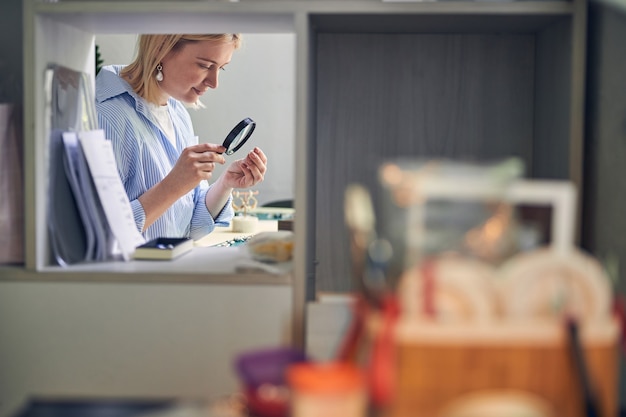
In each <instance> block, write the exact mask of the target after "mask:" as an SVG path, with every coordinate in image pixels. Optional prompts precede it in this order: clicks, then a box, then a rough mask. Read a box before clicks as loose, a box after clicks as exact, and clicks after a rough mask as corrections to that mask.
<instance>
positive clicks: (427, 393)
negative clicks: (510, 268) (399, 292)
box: [368, 317, 619, 417]
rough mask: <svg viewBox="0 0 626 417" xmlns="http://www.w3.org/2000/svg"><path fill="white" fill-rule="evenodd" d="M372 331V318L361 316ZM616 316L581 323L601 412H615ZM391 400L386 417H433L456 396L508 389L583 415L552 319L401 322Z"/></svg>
mask: <svg viewBox="0 0 626 417" xmlns="http://www.w3.org/2000/svg"><path fill="white" fill-rule="evenodd" d="M368 327H369V334H370V335H371V336H375V335H376V334H377V333H378V332H379V331H380V318H377V317H372V318H371V319H370V321H369V326H368ZM618 335H619V327H618V323H617V320H607V321H605V322H603V323H594V324H593V325H586V326H584V327H583V328H582V329H581V334H580V340H581V342H582V344H583V346H584V354H585V359H586V363H587V368H588V370H589V374H590V378H591V380H592V382H593V387H594V391H595V393H596V394H597V400H598V403H599V406H600V410H601V415H602V416H604V417H614V416H616V415H617V378H618V340H619V336H618ZM394 337H395V340H394V344H395V349H394V354H395V358H393V362H392V363H393V364H394V374H395V378H394V381H395V386H394V387H393V393H394V394H393V398H392V399H391V402H390V404H389V405H388V407H387V408H386V410H385V411H386V412H385V413H384V415H385V416H387V417H415V416H419V417H439V416H441V415H442V410H444V409H446V407H448V406H449V405H450V404H451V403H452V402H453V401H455V400H457V399H458V398H460V397H462V396H464V395H467V394H471V393H474V392H480V391H485V390H488V391H494V390H515V391H521V392H527V393H529V394H532V395H535V396H537V397H539V398H542V399H543V400H545V402H546V404H548V405H549V406H550V408H551V409H552V411H553V413H552V414H553V415H554V416H555V417H557V416H558V417H584V408H583V406H582V398H583V397H582V389H581V385H580V383H579V380H578V377H577V373H576V371H575V367H574V362H573V355H572V353H571V349H570V344H569V342H568V337H567V333H566V331H565V326H564V325H562V324H560V323H556V322H533V323H529V322H525V323H509V322H507V324H506V325H503V324H498V323H493V324H483V325H479V326H476V325H470V324H464V325H462V324H454V325H452V324H451V325H442V324H433V323H425V322H418V321H407V320H401V321H399V322H398V323H397V324H396V326H395V332H394Z"/></svg>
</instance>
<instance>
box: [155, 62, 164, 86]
mask: <svg viewBox="0 0 626 417" xmlns="http://www.w3.org/2000/svg"><path fill="white" fill-rule="evenodd" d="M156 70H157V73H156V75H155V76H154V78H156V80H157V81H158V82H161V81H163V72H161V70H163V65H161V63H160V62H159V64H157V66H156Z"/></svg>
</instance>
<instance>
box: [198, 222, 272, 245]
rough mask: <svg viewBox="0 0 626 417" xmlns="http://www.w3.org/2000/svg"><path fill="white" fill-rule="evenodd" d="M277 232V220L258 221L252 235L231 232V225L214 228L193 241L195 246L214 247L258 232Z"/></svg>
mask: <svg viewBox="0 0 626 417" xmlns="http://www.w3.org/2000/svg"><path fill="white" fill-rule="evenodd" d="M277 230H278V220H259V223H258V227H257V229H256V230H255V231H254V232H252V233H241V232H233V228H232V224H231V226H228V227H216V228H215V230H213V232H212V233H209V234H208V235H206V236H204V237H203V238H201V239H198V240H196V241H195V245H196V246H201V247H206V246H215V245H219V244H220V243H224V242H228V241H231V240H234V239H244V238H248V237H250V236H253V235H255V234H257V233H260V232H275V231H277Z"/></svg>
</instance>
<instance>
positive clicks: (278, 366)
mask: <svg viewBox="0 0 626 417" xmlns="http://www.w3.org/2000/svg"><path fill="white" fill-rule="evenodd" d="M306 360H307V358H306V355H305V354H304V353H303V352H302V351H300V350H297V349H293V348H272V349H263V350H254V351H250V352H245V353H242V354H240V355H239V356H237V358H236V360H235V369H236V370H237V375H238V376H239V378H240V379H241V381H242V382H243V383H244V385H245V386H247V387H249V388H257V387H259V386H260V385H262V384H272V385H286V380H285V371H286V370H287V367H289V365H291V364H293V363H297V362H304V361H306Z"/></svg>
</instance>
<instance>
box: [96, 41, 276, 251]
mask: <svg viewBox="0 0 626 417" xmlns="http://www.w3.org/2000/svg"><path fill="white" fill-rule="evenodd" d="M240 42H241V39H240V36H239V35H237V34H219V35H141V36H140V37H139V44H138V51H137V56H136V58H135V60H134V61H133V62H132V63H131V64H130V65H128V66H126V67H122V66H107V67H104V68H102V70H101V71H100V73H99V74H98V76H97V77H96V110H97V113H98V122H99V124H100V128H101V129H103V130H104V132H105V135H106V137H107V138H108V139H110V140H111V141H112V143H113V149H114V151H115V156H116V160H117V167H118V171H119V174H120V177H121V179H122V182H123V183H124V187H125V188H126V193H127V194H128V197H129V199H130V202H131V206H132V208H133V212H134V216H135V222H136V224H137V228H138V229H139V230H140V231H141V232H142V233H143V235H144V237H145V238H146V239H148V240H150V239H153V238H156V237H182V236H189V237H191V238H193V239H199V238H200V237H202V236H204V235H206V234H207V233H210V232H211V231H212V230H213V229H214V227H215V226H216V225H228V223H229V221H230V219H231V218H232V216H233V209H232V207H231V200H230V198H231V193H232V191H233V189H234V188H247V187H251V186H254V185H255V184H257V183H258V182H260V181H262V180H263V177H264V175H265V171H266V164H267V158H266V156H265V154H264V153H263V152H262V151H261V149H259V148H255V149H254V150H253V151H251V152H249V153H248V155H247V156H246V157H245V158H243V159H240V160H237V161H234V162H232V163H231V164H230V165H229V167H228V168H227V169H226V171H225V172H224V173H223V174H222V175H221V176H220V177H219V178H217V180H216V181H215V182H214V183H213V184H211V185H210V186H209V185H208V181H203V180H209V179H211V177H212V173H213V170H214V168H215V164H224V163H225V159H224V157H223V156H222V153H223V152H224V151H225V150H226V149H225V148H224V147H223V146H221V145H216V144H210V143H202V144H198V138H197V136H195V134H194V131H193V126H192V124H191V119H190V117H189V113H188V111H187V109H186V106H191V107H202V104H201V103H200V101H199V100H200V97H201V96H202V95H203V94H204V93H205V92H206V91H207V90H208V89H209V88H217V86H218V76H219V72H220V71H221V70H223V69H224V67H225V66H226V65H227V64H228V63H229V62H230V60H231V57H232V54H233V52H234V51H235V50H236V49H237V48H238V47H239V45H240Z"/></svg>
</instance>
